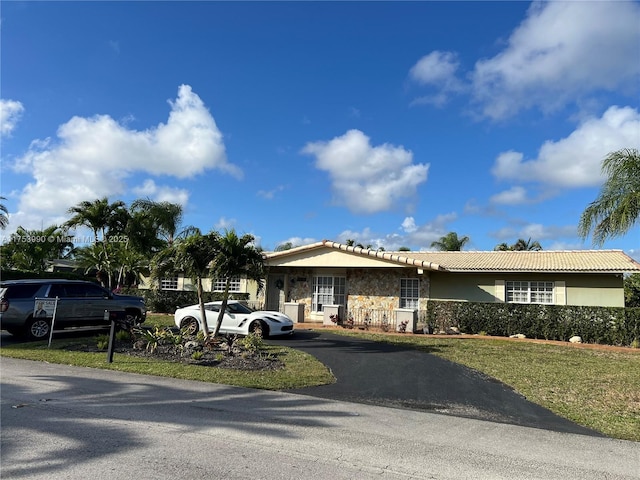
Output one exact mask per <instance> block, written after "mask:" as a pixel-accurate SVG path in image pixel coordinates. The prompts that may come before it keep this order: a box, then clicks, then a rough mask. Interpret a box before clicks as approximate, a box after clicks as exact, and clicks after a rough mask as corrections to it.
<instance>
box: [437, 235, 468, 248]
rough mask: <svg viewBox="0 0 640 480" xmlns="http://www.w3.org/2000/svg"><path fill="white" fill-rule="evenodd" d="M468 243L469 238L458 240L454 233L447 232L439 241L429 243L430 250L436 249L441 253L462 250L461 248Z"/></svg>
mask: <svg viewBox="0 0 640 480" xmlns="http://www.w3.org/2000/svg"><path fill="white" fill-rule="evenodd" d="M468 241H469V237H462V238H458V234H457V233H456V232H449V233H447V234H446V235H445V236H444V237H440V240H438V241H436V242H432V243H431V247H432V248H437V249H438V250H441V251H443V252H455V251H460V250H462V247H464V245H465V244H466V243H467V242H468Z"/></svg>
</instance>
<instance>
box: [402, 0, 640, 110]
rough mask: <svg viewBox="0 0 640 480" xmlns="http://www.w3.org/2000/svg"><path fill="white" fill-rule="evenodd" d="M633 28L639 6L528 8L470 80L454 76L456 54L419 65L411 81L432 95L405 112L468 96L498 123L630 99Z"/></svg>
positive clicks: (638, 72) (639, 67) (636, 43)
mask: <svg viewBox="0 0 640 480" xmlns="http://www.w3.org/2000/svg"><path fill="white" fill-rule="evenodd" d="M639 24H640V4H638V2H629V1H615V2H578V1H570V2H566V1H561V2H556V1H548V2H547V1H545V2H540V1H538V2H534V3H533V4H532V5H531V7H530V8H529V10H528V12H527V15H526V17H525V19H524V20H523V21H522V22H521V23H520V25H518V26H517V27H516V28H515V29H514V30H513V31H512V32H511V35H510V36H509V38H508V39H506V41H503V42H501V43H503V44H504V45H505V47H504V48H503V49H502V50H501V51H500V52H499V53H497V54H496V55H495V56H493V57H491V58H486V59H480V60H478V61H477V62H476V64H475V67H474V69H473V70H472V71H471V72H458V70H459V68H460V63H459V61H458V58H457V55H456V53H455V52H442V51H433V52H431V53H429V54H428V55H425V56H424V57H422V58H421V59H420V60H418V62H417V63H416V64H415V65H414V66H413V67H412V68H411V70H410V71H409V77H410V79H411V80H413V81H414V82H416V83H419V84H421V85H423V86H429V87H435V88H437V89H438V90H439V92H438V93H434V94H430V95H426V96H422V97H419V98H417V99H415V100H413V102H412V105H418V104H430V105H434V106H437V107H440V106H442V105H443V104H444V103H446V101H447V100H448V99H449V96H450V95H451V94H452V93H464V92H470V94H471V99H472V102H473V105H474V108H475V109H476V113H477V114H479V116H481V117H487V118H490V119H493V120H501V119H505V118H508V117H510V116H513V115H515V114H516V113H518V112H520V111H522V110H526V109H531V108H537V109H539V110H541V111H542V112H544V113H550V112H553V111H556V110H558V109H560V108H562V107H564V106H566V105H568V104H577V105H586V104H589V103H591V100H592V99H591V95H594V94H597V93H600V92H616V93H622V94H627V95H631V96H637V86H638V79H639V77H640V62H638V58H640V29H639V28H638V25H639ZM462 79H464V80H462Z"/></svg>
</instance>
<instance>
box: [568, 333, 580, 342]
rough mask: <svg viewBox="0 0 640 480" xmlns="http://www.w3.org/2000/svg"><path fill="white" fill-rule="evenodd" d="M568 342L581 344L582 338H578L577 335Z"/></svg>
mask: <svg viewBox="0 0 640 480" xmlns="http://www.w3.org/2000/svg"><path fill="white" fill-rule="evenodd" d="M569 341H570V342H571V343H582V337H579V336H578V335H574V336H573V337H571V338H570V339H569Z"/></svg>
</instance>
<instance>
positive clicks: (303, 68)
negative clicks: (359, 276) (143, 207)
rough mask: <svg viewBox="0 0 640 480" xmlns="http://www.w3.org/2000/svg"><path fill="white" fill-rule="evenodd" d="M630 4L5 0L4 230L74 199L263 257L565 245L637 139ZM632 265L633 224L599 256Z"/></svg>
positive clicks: (639, 242) (637, 239)
mask: <svg viewBox="0 0 640 480" xmlns="http://www.w3.org/2000/svg"><path fill="white" fill-rule="evenodd" d="M638 25H640V2H637V1H635V2H626V1H606V2H598V1H570V2H541V3H539V2H533V3H529V2H521V1H517V2H515V1H514V2H507V1H505V2H481V1H474V2H462V1H449V2H428V1H425V2H381V1H380V2H295V1H290V2H269V1H265V2H205V1H201V2H170V1H164V2H150V1H147V2H145V1H141V2H127V1H117V2H116V1H114V2H90V1H87V2H80V1H78V2H59V3H58V2H54V1H50V2H30V1H28V2H14V1H4V2H2V7H1V10H0V35H1V56H0V68H1V77H0V98H1V103H0V114H1V117H0V122H1V123H0V134H1V150H0V158H1V160H2V164H1V170H0V173H1V177H0V185H1V195H2V196H3V197H5V199H6V200H4V201H3V203H4V205H5V206H6V207H7V208H8V210H9V222H10V223H9V226H8V228H7V229H6V230H5V231H3V232H2V235H3V237H4V238H5V239H6V238H7V236H8V235H10V234H11V233H12V232H14V231H15V229H16V228H17V227H18V226H22V227H24V228H26V229H42V228H43V227H47V226H50V225H52V224H56V225H60V224H62V223H64V221H66V220H67V219H68V218H69V215H68V214H67V210H68V209H69V208H70V207H72V206H74V205H77V204H78V203H79V202H81V201H84V200H89V201H92V200H95V199H98V198H102V197H105V196H106V197H108V198H109V200H110V201H116V200H122V201H124V202H126V203H127V204H129V203H130V202H132V201H133V200H135V199H138V198H149V199H151V200H156V201H171V202H175V203H180V204H181V205H183V207H184V212H185V215H184V221H183V223H184V225H185V226H187V225H191V226H196V227H199V228H200V229H201V230H202V231H204V232H208V231H210V230H218V231H224V230H225V229H231V228H233V229H235V230H236V231H237V232H238V233H241V234H244V233H249V234H252V235H254V236H255V237H256V243H257V244H259V245H260V246H261V247H262V248H264V249H265V250H273V249H275V248H276V247H277V246H278V245H280V244H283V243H286V242H291V243H292V244H293V245H296V246H298V245H306V244H309V243H312V242H317V241H321V240H323V239H328V240H333V241H338V242H345V241H346V240H347V239H351V240H354V241H355V242H356V243H362V244H363V245H371V246H372V247H374V248H378V247H383V248H384V249H385V250H387V251H391V250H397V249H399V248H400V247H409V248H411V249H413V250H429V249H431V243H432V242H434V241H437V240H438V239H439V238H440V237H442V236H444V235H446V234H447V233H448V232H451V231H454V232H456V233H457V234H458V235H459V236H460V237H462V236H468V237H469V242H468V243H467V244H466V245H465V247H464V249H465V250H493V249H494V247H495V246H496V245H498V244H500V243H503V242H505V243H507V244H512V243H515V242H516V240H517V239H519V238H523V239H525V240H526V239H529V238H530V239H531V240H532V241H538V242H540V244H541V245H542V247H543V248H544V249H545V250H559V249H572V250H575V249H591V248H596V247H594V246H593V244H592V241H591V238H588V239H586V240H584V241H583V240H582V239H581V238H580V237H579V236H578V235H577V224H578V222H579V219H580V215H581V214H582V212H583V211H584V209H585V208H586V207H587V206H588V205H589V203H590V202H593V201H594V200H595V199H596V198H597V196H598V193H599V191H600V188H601V186H602V183H603V181H604V177H603V176H602V174H601V169H600V166H601V162H602V160H603V158H604V157H605V156H606V155H607V154H608V153H610V152H612V151H614V150H618V149H621V148H640V105H639V103H640V61H639V60H640V28H638ZM597 248H607V249H622V250H624V251H625V252H626V253H628V254H629V255H630V256H632V257H633V258H635V259H637V260H640V225H638V224H636V227H635V228H633V229H632V230H630V231H629V232H628V233H627V234H626V235H625V236H624V237H620V238H616V239H612V240H609V241H607V242H606V243H605V244H604V245H603V246H602V247H597Z"/></svg>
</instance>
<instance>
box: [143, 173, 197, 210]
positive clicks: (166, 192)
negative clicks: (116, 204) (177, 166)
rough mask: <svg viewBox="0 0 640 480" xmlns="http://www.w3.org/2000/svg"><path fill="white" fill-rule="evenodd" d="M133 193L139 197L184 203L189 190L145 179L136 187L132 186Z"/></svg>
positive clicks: (186, 200) (187, 199) (187, 197)
mask: <svg viewBox="0 0 640 480" xmlns="http://www.w3.org/2000/svg"><path fill="white" fill-rule="evenodd" d="M133 193H135V194H136V195H138V196H140V197H144V198H146V197H148V198H150V199H152V200H154V201H156V202H170V203H177V204H180V205H183V206H184V205H186V204H187V202H188V201H189V192H188V191H187V190H184V189H181V188H173V187H168V186H166V185H165V186H158V185H156V182H154V181H153V180H151V179H147V180H145V181H144V183H143V184H142V185H140V186H138V187H134V188H133Z"/></svg>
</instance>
